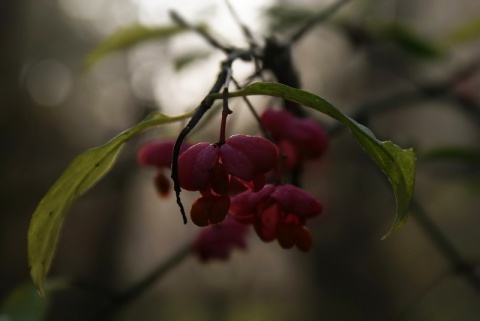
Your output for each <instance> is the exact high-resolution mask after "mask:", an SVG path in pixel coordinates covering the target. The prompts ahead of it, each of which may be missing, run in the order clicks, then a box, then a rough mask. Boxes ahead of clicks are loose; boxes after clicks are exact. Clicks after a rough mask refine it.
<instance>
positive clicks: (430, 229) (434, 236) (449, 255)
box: [412, 199, 480, 295]
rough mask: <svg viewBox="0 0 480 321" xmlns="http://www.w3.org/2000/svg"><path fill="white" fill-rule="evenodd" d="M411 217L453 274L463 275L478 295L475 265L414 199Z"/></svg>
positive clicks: (479, 292) (478, 287)
mask: <svg viewBox="0 0 480 321" xmlns="http://www.w3.org/2000/svg"><path fill="white" fill-rule="evenodd" d="M412 211H413V213H414V215H413V217H414V218H415V219H416V221H417V222H418V224H419V225H420V227H421V228H422V229H423V231H424V233H425V234H426V235H428V237H429V238H430V240H431V241H432V242H433V244H434V245H435V246H436V247H437V250H438V251H439V252H441V253H442V255H443V257H444V258H445V259H446V260H447V261H448V262H449V263H450V265H451V267H452V270H453V272H455V273H459V274H461V275H464V276H465V278H466V279H467V281H468V282H469V284H470V285H471V286H472V288H473V289H474V290H475V291H476V292H477V294H479V295H480V278H479V277H478V276H477V275H476V274H475V265H473V264H471V263H470V262H468V261H467V260H466V259H465V258H464V257H463V256H462V255H461V254H460V253H459V252H458V251H457V249H456V248H455V246H454V245H453V244H452V243H451V242H450V241H449V240H448V239H447V237H446V236H445V235H444V233H443V232H442V231H441V230H440V229H439V228H438V227H437V226H436V224H435V222H433V220H432V219H431V218H430V217H429V216H428V214H427V212H426V211H425V209H424V208H423V207H422V206H421V205H420V203H419V202H418V201H416V200H415V199H414V200H413V201H412Z"/></svg>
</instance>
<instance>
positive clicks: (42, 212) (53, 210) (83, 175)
mask: <svg viewBox="0 0 480 321" xmlns="http://www.w3.org/2000/svg"><path fill="white" fill-rule="evenodd" d="M192 115H193V112H189V113H186V114H183V115H180V116H176V117H169V116H166V115H163V114H160V113H154V114H152V115H150V116H149V117H147V118H146V119H145V120H143V121H142V122H141V123H139V124H137V125H136V126H134V127H132V128H130V129H128V130H126V131H124V132H122V133H120V134H119V135H118V136H117V137H115V138H114V139H112V140H111V141H110V142H108V143H107V144H105V145H103V146H101V147H97V148H93V149H90V150H87V151H86V152H83V153H82V154H80V155H79V156H77V157H76V158H75V159H74V160H73V162H72V163H71V164H70V165H69V166H68V168H67V169H66V170H65V171H64V172H63V174H62V175H61V176H60V178H59V179H58V180H57V181H56V182H55V184H54V185H53V186H52V187H51V188H50V190H49V191H48V192H47V194H46V195H45V196H44V197H43V199H42V200H41V201H40V203H39V204H38V207H37V208H36V210H35V212H34V213H33V217H32V220H31V222H30V228H29V230H28V259H29V265H30V275H31V277H32V279H33V282H34V283H35V285H36V287H37V289H38V291H39V293H40V295H41V296H45V289H44V287H45V286H44V281H45V276H46V274H47V272H48V269H49V268H50V264H51V263H52V259H53V255H54V253H55V245H56V243H57V240H58V236H59V234H60V229H61V226H62V221H63V218H64V216H65V213H66V211H67V209H68V208H69V207H70V205H71V204H72V203H73V202H74V201H75V200H77V199H78V198H79V197H80V196H82V195H83V194H84V193H85V192H87V191H88V190H89V189H90V188H91V187H92V186H93V185H95V183H97V182H98V181H99V180H100V179H101V178H102V177H104V176H105V175H106V174H107V173H108V172H109V171H110V169H111V168H112V166H113V164H114V163H115V161H116V159H117V157H118V155H119V153H120V151H121V150H122V148H123V146H124V143H125V142H126V141H127V140H128V139H130V138H132V137H133V136H135V135H137V134H138V133H140V132H142V131H144V130H145V129H148V128H150V127H153V126H158V125H163V124H167V123H172V122H175V121H179V120H183V119H186V118H189V117H191V116H192Z"/></svg>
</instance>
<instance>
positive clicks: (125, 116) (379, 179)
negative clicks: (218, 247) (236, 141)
mask: <svg viewBox="0 0 480 321" xmlns="http://www.w3.org/2000/svg"><path fill="white" fill-rule="evenodd" d="M352 2H353V4H349V5H347V6H345V8H343V9H342V10H341V11H340V12H339V14H338V15H336V16H335V19H333V21H332V22H330V23H328V24H325V25H322V26H321V27H318V28H315V29H314V30H312V31H311V32H310V33H309V34H308V35H307V36H305V38H304V39H302V40H301V41H300V42H299V43H298V45H297V46H296V47H294V51H293V53H294V58H295V61H296V62H297V63H298V71H299V74H300V76H301V79H302V82H303V88H304V89H306V90H309V91H312V92H314V93H315V94H318V95H320V96H322V97H324V98H326V99H327V100H329V101H330V102H332V103H333V104H334V105H336V106H338V107H339V108H340V109H341V110H343V111H344V112H346V113H353V112H355V111H356V110H357V108H358V107H359V106H361V105H362V103H364V102H368V101H372V100H376V99H378V98H381V97H390V95H391V94H392V93H396V92H405V91H406V92H408V91H409V90H415V89H416V88H417V87H416V86H417V83H426V84H435V83H437V82H444V81H446V80H447V79H450V77H451V75H453V74H454V73H455V72H456V71H457V70H458V69H460V68H462V67H463V66H465V65H469V63H470V62H474V61H475V60H478V56H479V50H480V47H479V42H478V41H471V42H468V43H465V44H458V45H455V46H452V47H450V48H449V50H448V53H447V54H446V55H444V56H443V57H440V58H438V59H423V58H419V57H416V56H415V55H413V56H412V55H409V54H408V53H404V52H402V51H401V50H400V49H398V48H397V47H395V45H392V44H391V43H388V42H386V43H384V42H382V40H378V41H377V40H375V41H373V42H367V41H365V39H363V38H362V37H360V39H356V38H355V39H356V40H357V42H355V41H352V38H349V37H348V35H347V33H346V32H345V29H344V28H342V27H339V26H340V25H341V24H340V22H341V21H349V22H352V23H353V24H354V25H360V26H363V25H368V23H370V22H372V23H373V22H376V21H377V20H378V21H379V22H382V21H392V20H396V21H401V22H403V23H406V24H408V25H409V26H411V27H412V28H413V29H414V30H416V32H417V33H419V34H420V35H421V36H422V37H424V38H425V39H428V40H431V41H433V42H435V43H442V41H443V40H444V39H445V35H447V34H448V33H449V32H450V31H451V30H452V29H453V28H455V26H457V25H459V24H461V23H462V22H466V21H468V20H471V19H473V18H475V17H478V13H479V12H480V2H479V1H474V0H471V1H468V0H462V1H457V2H451V1H447V0H443V1H440V0H435V1H433V0H430V1H422V2H420V1H360V0H357V1H352ZM62 3H63V4H62ZM65 3H70V5H72V4H74V5H76V6H78V8H79V9H78V15H76V16H75V15H73V16H72V14H71V12H70V14H69V13H68V12H67V11H65V9H64V6H65ZM85 3H87V2H85ZM232 4H233V5H234V6H235V5H236V1H232ZM280 4H281V5H282V6H292V5H295V8H296V9H298V12H299V17H300V19H301V18H302V14H303V15H306V14H307V13H308V12H317V11H319V10H320V8H322V7H323V6H325V3H323V2H321V1H302V2H301V3H296V2H289V1H281V2H280ZM84 5H87V4H84ZM237 5H238V4H237ZM72 6H73V5H72ZM89 6H91V4H90V5H89ZM222 6H223V4H222V3H221V2H214V3H212V4H209V5H205V7H204V8H203V9H198V10H199V11H201V10H203V11H205V12H208V11H209V10H212V11H215V10H216V11H215V12H216V14H217V15H221V13H222V11H221V10H220V9H218V8H222ZM91 7H92V6H91ZM81 8H82V1H76V2H75V1H63V2H61V1H59V2H57V1H51V0H42V1H27V0H25V1H6V0H3V1H0V148H1V150H2V151H1V153H0V178H1V181H0V182H1V183H0V188H1V191H0V298H6V297H7V296H8V294H9V293H10V292H11V291H12V290H13V289H14V288H15V287H16V286H17V285H18V284H20V283H22V282H29V276H28V263H27V255H26V235H27V229H28V224H29V220H30V217H31V214H32V213H33V211H34V210H35V207H36V205H37V204H38V202H39V201H40V199H41V197H42V196H43V195H44V194H45V193H46V191H47V190H48V188H49V187H50V186H51V185H52V184H53V183H54V181H55V180H56V179H57V178H58V177H59V175H60V174H61V172H62V171H63V170H64V169H65V168H66V166H67V165H68V163H69V162H70V161H71V160H72V159H73V158H74V157H75V156H76V155H78V154H79V153H80V152H82V151H83V150H85V149H87V148H91V147H94V146H99V145H101V144H103V143H105V142H106V141H108V139H110V138H111V137H113V136H115V135H116V134H117V133H118V132H120V131H121V130H123V129H125V128H127V127H129V126H131V125H133V124H135V122H138V121H139V120H140V119H141V117H142V116H143V115H144V114H146V113H147V112H149V111H151V110H153V109H156V108H160V109H161V110H164V111H165V112H167V113H170V114H172V115H173V114H180V113H181V112H183V111H184V110H187V109H188V107H189V108H192V107H194V106H195V105H196V104H197V103H198V101H199V99H201V98H200V97H201V96H202V95H204V92H206V90H207V89H206V88H208V87H209V86H210V83H212V82H213V80H214V77H215V74H216V73H217V69H216V68H217V66H218V61H220V59H221V56H215V55H210V57H209V58H208V59H207V61H206V62H200V63H199V64H201V67H200V69H194V68H195V67H192V66H191V67H186V69H183V70H181V71H178V73H175V71H174V70H173V69H172V68H170V69H166V68H167V67H165V66H168V65H171V64H172V63H173V62H174V59H175V57H176V55H177V54H178V52H181V51H182V48H184V47H191V46H192V45H191V43H190V40H191V39H193V38H195V35H193V36H192V37H191V38H180V39H179V40H177V41H172V42H168V43H153V44H146V45H143V44H142V45H141V46H139V47H138V48H135V49H134V50H132V51H130V52H124V53H116V54H114V55H112V57H109V58H107V59H106V60H105V61H102V62H100V63H99V64H98V65H97V66H96V67H95V68H94V69H93V70H91V71H87V72H85V71H82V68H81V66H82V61H83V59H84V58H85V56H86V55H87V54H88V52H89V51H90V50H91V49H92V48H93V47H94V46H95V44H96V43H98V42H99V41H100V39H102V38H103V37H104V36H105V35H106V34H109V33H111V32H113V31H114V30H117V29H118V28H119V27H121V26H126V25H129V24H131V23H134V22H135V21H136V19H137V18H136V15H137V13H138V12H140V11H137V10H138V8H137V4H136V2H133V1H118V2H116V3H115V4H113V2H112V3H110V2H106V1H99V2H98V3H97V5H95V6H93V7H92V8H93V9H89V10H91V11H88V10H86V11H85V10H84V11H82V9H81ZM73 12H74V11H73ZM85 12H87V13H89V12H90V15H88V14H87V13H85ZM91 12H93V13H91ZM242 12H243V11H242ZM246 12H248V10H247V11H246ZM190 15H191V14H190ZM187 16H188V14H187ZM205 16H206V18H205V19H207V21H208V19H213V18H212V16H211V15H209V13H206V14H205ZM255 17H256V18H257V19H265V20H264V21H265V22H263V20H262V23H260V24H259V25H260V26H258V27H256V28H257V31H259V30H260V29H259V28H260V27H261V26H262V25H263V27H265V28H266V27H268V25H269V24H268V22H269V21H273V22H277V23H278V21H280V25H276V27H275V28H276V30H277V31H279V32H280V33H282V32H284V33H282V34H288V30H284V31H283V30H280V28H281V27H285V26H286V25H287V21H286V20H281V19H279V18H278V17H277V19H273V20H268V15H265V16H260V15H257V16H255ZM197 19H198V20H200V21H201V20H202V19H201V16H199V17H197ZM270 19H272V18H271V17H270ZM227 20H228V19H227ZM273 22H272V23H273ZM355 30H360V29H355ZM266 32H267V31H265V29H263V30H262V31H261V34H265V33H266ZM224 37H225V38H227V39H228V36H225V35H224ZM182 41H183V42H182ZM195 41H196V42H198V43H199V44H198V45H199V46H200V48H201V49H199V51H202V50H204V51H205V50H206V51H208V50H210V48H209V47H208V46H207V45H204V44H203V42H202V41H201V40H198V39H197V40H195ZM195 41H194V43H196V42H195ZM235 41H236V40H235ZM186 42H188V43H189V44H188V45H187V44H186ZM179 48H180V49H179ZM219 57H220V58H219ZM201 68H203V69H201ZM151 70H155V71H156V73H157V74H152V73H149V72H151ZM162 71H164V73H163V74H162ZM169 73H170V74H169ZM165 74H168V75H172V76H171V77H170V76H169V77H170V78H171V79H170V78H169V79H166V77H165V76H162V75H165ZM199 74H200V76H199ZM210 75H211V76H210ZM479 77H480V76H478V75H475V74H474V75H473V76H472V77H470V78H468V79H467V81H465V82H463V83H461V84H458V86H459V87H458V88H460V89H461V90H463V92H466V93H467V94H466V95H467V96H468V98H469V99H470V101H471V102H472V106H473V107H472V108H473V109H471V110H470V111H469V110H468V109H466V108H464V107H465V106H464V105H462V104H459V103H458V102H457V101H455V100H452V99H446V98H444V97H443V96H442V95H438V97H436V98H428V99H418V100H415V101H414V102H412V103H409V104H402V105H401V108H397V109H395V110H389V111H386V112H384V113H378V114H376V115H372V116H370V117H366V118H363V119H362V120H361V121H362V122H363V123H365V124H367V125H368V126H369V127H370V128H371V129H372V130H373V131H374V132H375V133H376V135H377V137H379V138H380V139H392V140H394V141H395V142H396V143H397V144H399V145H401V146H404V147H409V146H413V147H414V148H415V149H416V151H417V153H418V155H419V159H418V175H417V187H416V191H415V197H416V199H417V201H418V203H419V204H421V206H422V207H423V209H424V210H425V212H426V214H427V215H428V217H430V218H431V219H432V220H433V222H434V223H435V225H436V226H437V227H438V228H439V229H440V231H441V232H442V233H443V235H444V236H445V237H446V238H447V239H448V240H449V241H450V242H451V244H452V245H453V247H454V248H455V249H456V250H457V251H458V252H459V253H460V255H461V256H462V257H463V258H464V259H465V260H466V262H468V263H471V264H472V265H473V266H475V264H476V263H477V262H478V259H479V252H478V246H477V244H478V243H477V242H478V241H479V240H480V239H479V234H478V226H479V224H480V219H479V217H478V214H479V208H480V196H479V195H480V194H479V187H478V186H479V176H478V174H479V172H478V167H474V166H464V163H463V162H446V161H434V162H431V161H430V162H429V161H426V160H425V159H424V158H423V157H422V156H423V155H424V153H426V152H427V151H429V150H431V149H432V148H435V147H441V146H462V147H466V148H471V149H474V150H477V151H478V150H479V147H478V146H479V130H480V126H479V120H478V118H475V117H477V116H478V103H479V88H480V78H479ZM197 84H198V86H197ZM190 87H198V88H192V92H193V94H192V96H191V97H196V96H195V95H196V94H199V96H198V97H199V98H198V99H193V101H191V103H190V102H188V98H189V97H190V96H189V95H190V94H191V93H190V92H188V90H189V89H188V88H190ZM185 88H186V89H185ZM203 88H205V89H203ZM458 88H457V89H458ZM453 89H454V88H448V90H453ZM460 89H458V90H460ZM186 91H187V92H186ZM158 92H161V94H158ZM202 93H203V94H202ZM162 95H163V96H162ZM176 96H182V97H184V98H183V99H184V100H185V97H187V100H186V103H185V105H184V106H183V105H181V103H182V102H183V101H182V100H181V99H180V98H175V97H176ZM165 97H171V98H170V99H171V100H169V99H168V98H167V99H166V98H165ZM179 99H180V100H179ZM170 102H171V103H170ZM177 103H178V105H179V106H178V107H177V106H172V105H175V104H177ZM267 103H268V104H272V102H271V101H269V100H259V101H257V104H258V106H259V107H264V106H265V104H267ZM274 103H275V102H273V104H274ZM386 104H387V105H388V100H387V103H386ZM166 105H168V106H166ZM180 105H181V106H180ZM159 106H160V107H159ZM238 106H240V104H238ZM386 108H388V107H386ZM240 109H241V108H240V107H239V108H238V109H237V110H234V111H235V113H234V115H235V114H237V115H239V116H238V119H237V120H236V121H234V123H233V124H232V125H231V127H230V128H231V129H230V131H231V134H232V133H234V132H236V131H242V132H251V133H254V132H255V131H256V128H255V127H256V126H255V124H254V123H252V122H251V120H250V118H248V116H247V113H246V112H244V111H243V110H242V111H241V110H240ZM472 110H473V112H472ZM475 110H476V112H475ZM475 113H477V114H475ZM475 115H477V116H475ZM242 117H243V118H242ZM315 117H317V118H318V119H320V120H321V121H323V122H325V123H326V124H327V125H328V126H330V125H333V122H331V121H330V120H328V119H327V118H326V117H323V116H317V115H315ZM231 118H232V119H233V118H234V117H233V116H232V117H231ZM208 127H210V126H208ZM212 127H215V126H212ZM179 128H180V126H178V125H174V126H169V127H166V128H164V129H159V130H154V131H152V133H149V134H146V135H143V136H141V137H139V138H136V139H134V140H132V142H130V143H129V144H128V145H127V147H126V149H125V150H124V152H123V153H122V156H121V158H120V160H119V163H118V164H117V165H116V167H115V169H114V170H113V171H112V172H111V174H110V175H109V176H108V177H107V178H106V179H105V180H104V181H102V182H101V183H100V184H99V185H97V186H96V187H95V188H94V189H93V190H92V191H91V192H89V193H88V194H87V195H86V196H85V197H83V198H82V199H81V200H80V201H79V202H78V203H77V204H75V205H74V206H73V207H72V209H71V210H70V211H69V213H68V216H67V219H66V220H65V222H64V223H65V224H64V229H63V232H62V235H61V238H60V241H59V246H58V250H57V254H56V258H55V261H54V265H53V268H52V271H51V275H52V276H69V277H75V278H79V279H81V280H84V281H85V282H88V283H89V284H93V285H94V287H95V288H98V289H114V290H119V289H123V288H125V287H127V286H128V285H129V284H131V283H132V282H135V280H138V279H139V278H141V277H142V275H144V274H145V273H147V272H148V271H150V270H151V269H152V268H154V267H155V266H156V265H157V264H158V262H161V261H162V260H163V259H165V258H168V257H169V256H170V255H171V254H172V253H174V252H175V251H176V249H177V248H180V247H181V246H182V245H183V244H184V243H186V242H187V241H188V240H191V239H192V238H194V236H195V235H196V233H197V232H198V229H197V228H195V227H193V226H190V225H189V226H187V227H184V226H183V224H182V223H181V220H180V217H179V214H178V213H177V209H176V207H175V205H174V204H173V201H172V200H171V199H170V200H168V201H161V200H159V199H158V198H157V197H156V196H155V193H154V191H153V186H152V185H151V179H152V177H153V175H154V174H153V172H151V171H147V170H144V169H140V168H138V166H137V165H136V164H135V150H136V148H137V147H138V146H139V144H140V142H141V141H143V140H146V139H148V138H150V137H154V136H175V134H176V133H177V132H178V130H179ZM212 135H215V133H214V132H210V131H209V130H208V129H207V130H206V131H204V132H202V133H200V134H199V136H197V137H195V138H194V139H197V140H207V139H214V138H211V137H213V136H212ZM304 170H305V172H304V173H305V175H304V177H303V185H304V187H305V189H307V190H308V191H310V192H311V193H313V194H314V195H315V196H317V197H318V198H319V199H320V200H321V201H322V203H324V205H325V212H324V215H323V216H322V217H321V218H319V219H316V220H314V221H312V225H311V230H312V234H313V235H314V240H315V244H314V248H313V250H312V251H311V252H310V253H309V254H307V255H305V254H302V253H300V252H299V251H297V250H291V251H284V250H282V249H280V248H279V246H278V245H277V244H275V243H273V244H263V243H261V242H260V241H259V240H258V239H257V238H256V236H255V235H253V233H251V235H250V237H249V246H248V248H247V250H246V251H243V252H235V253H234V255H233V257H232V258H231V260H230V261H228V262H213V263H210V264H207V265H202V264H200V263H198V262H197V261H196V260H195V259H194V258H193V257H192V258H188V259H187V260H186V262H183V263H182V264H181V265H179V266H178V268H176V269H174V270H173V271H171V272H170V273H169V274H167V276H166V277H165V278H164V279H162V281H161V282H159V284H158V285H155V286H154V287H153V289H152V290H150V291H148V292H147V293H145V295H143V296H142V297H140V298H139V299H138V300H137V301H135V302H134V303H133V304H132V305H130V306H128V307H126V308H125V309H123V310H122V311H120V313H119V314H118V315H117V316H116V318H117V319H119V320H131V319H135V320H162V319H165V320H172V319H173V320H246V319H248V320H294V319H295V320H300V319H302V320H319V319H324V320H478V318H480V301H479V293H478V292H476V291H475V289H474V288H473V287H472V286H471V284H470V283H469V281H468V279H467V278H465V275H466V274H465V273H458V272H455V271H454V270H453V269H452V266H451V264H450V262H449V261H448V260H447V259H446V257H445V256H444V255H443V254H442V252H441V251H439V250H438V248H437V247H436V245H435V243H434V242H433V241H432V239H431V238H429V236H428V235H427V234H425V231H424V230H423V229H422V227H421V225H419V224H418V220H416V219H415V213H414V212H412V217H411V218H410V220H409V222H408V223H407V225H406V226H405V227H404V228H403V229H401V230H400V231H399V232H397V233H395V234H394V235H393V236H392V237H390V238H388V239H387V240H384V241H381V240H380V238H381V236H382V235H383V234H385V233H386V232H387V231H388V229H389V227H390V225H391V224H392V222H393V219H394V212H395V203H394V199H393V196H392V193H391V190H390V186H389V184H388V182H387V181H386V179H385V178H384V176H383V174H382V173H381V172H380V171H379V170H378V169H377V168H376V167H375V166H374V165H373V163H372V162H371V161H370V160H369V159H368V158H367V156H366V155H365V154H364V153H363V152H362V150H361V149H360V148H359V147H358V146H357V145H356V143H355V142H354V141H353V139H352V137H351V135H349V134H348V133H347V132H342V133H338V134H336V135H335V136H334V137H332V140H331V148H330V150H329V152H328V154H327V155H326V156H325V157H324V158H323V159H322V160H320V161H317V162H311V163H308V164H306V166H305V169H304ZM190 196H192V197H193V194H192V195H190ZM187 199H188V196H187ZM187 202H188V201H187ZM50 300H51V309H50V310H49V312H48V313H47V316H46V319H48V320H88V319H92V318H93V316H94V315H95V314H96V313H97V312H98V310H99V309H101V308H102V305H103V304H104V301H103V300H102V299H101V298H100V297H99V295H98V294H95V293H91V292H89V291H86V290H80V289H73V290H67V291H64V292H62V294H61V295H57V296H53V297H52V298H50Z"/></svg>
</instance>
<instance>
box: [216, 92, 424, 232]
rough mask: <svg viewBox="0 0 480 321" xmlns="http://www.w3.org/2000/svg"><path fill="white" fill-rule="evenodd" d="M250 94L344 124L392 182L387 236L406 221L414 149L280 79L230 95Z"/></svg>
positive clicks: (413, 175) (411, 193)
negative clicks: (277, 99)
mask: <svg viewBox="0 0 480 321" xmlns="http://www.w3.org/2000/svg"><path fill="white" fill-rule="evenodd" d="M249 95H268V96H274V97H280V98H283V99H286V100H290V101H294V102H297V103H300V104H302V105H304V106H306V107H310V108H312V109H314V110H317V111H319V112H322V113H324V114H326V115H328V116H330V117H332V118H334V119H336V120H338V121H340V122H341V123H343V124H345V125H346V126H347V127H348V128H349V129H350V131H351V132H352V134H353V136H354V137H355V139H356V140H357V141H358V143H359V144H360V145H361V146H362V147H363V149H364V150H365V152H366V153H367V154H368V156H370V158H371V159H372V160H373V161H374V162H375V164H376V165H377V166H378V167H379V168H380V169H381V170H382V171H383V172H384V173H385V175H386V176H387V178H388V180H389V181H390V184H391V185H392V189H393V192H394V195H395V199H396V201H397V213H396V218H395V221H394V223H393V226H392V228H391V229H390V231H389V232H388V233H387V234H386V235H385V236H384V238H385V237H388V236H389V235H390V234H391V233H393V232H394V231H396V230H397V229H399V228H400V227H401V226H402V225H403V224H405V222H406V220H407V216H408V209H409V206H410V203H411V201H412V197H413V189H414V185H415V153H414V152H413V150H411V149H401V148H400V147H398V146H397V145H395V144H393V143H392V142H390V141H386V142H382V141H379V140H378V139H377V138H376V137H375V135H374V134H373V133H372V132H371V131H370V129H368V128H367V127H365V126H363V125H361V124H359V123H357V122H356V121H355V120H353V119H352V118H350V117H348V116H346V115H345V114H343V113H342V112H341V111H340V110H338V109H337V108H335V107H334V106H333V105H331V104H330V103H329V102H327V101H326V100H324V99H323V98H321V97H319V96H316V95H314V94H312V93H309V92H306V91H303V90H299V89H295V88H291V87H288V86H285V85H282V84H278V83H254V84H252V85H250V86H248V87H246V88H244V89H242V90H239V91H236V92H232V93H230V97H238V96H249ZM218 96H219V98H220V97H221V96H220V95H218Z"/></svg>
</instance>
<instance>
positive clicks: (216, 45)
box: [170, 10, 235, 55]
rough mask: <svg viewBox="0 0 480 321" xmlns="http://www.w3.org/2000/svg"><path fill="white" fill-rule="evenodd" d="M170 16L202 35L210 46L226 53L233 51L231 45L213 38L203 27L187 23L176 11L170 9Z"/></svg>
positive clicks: (181, 24)
mask: <svg viewBox="0 0 480 321" xmlns="http://www.w3.org/2000/svg"><path fill="white" fill-rule="evenodd" d="M170 16H171V17H172V19H173V21H175V22H176V23H178V24H179V25H180V26H183V27H186V28H188V29H191V30H193V31H195V32H196V33H198V34H199V35H200V36H202V37H203V38H204V39H205V40H206V41H207V42H208V43H209V44H210V45H211V46H212V47H214V48H217V49H220V50H221V51H223V52H224V53H226V54H227V55H228V54H230V53H231V52H233V51H235V49H234V48H232V47H227V46H224V45H222V44H220V42H219V41H217V40H216V39H215V38H213V37H212V36H211V35H210V34H209V33H207V32H205V30H204V29H202V28H199V27H196V26H194V25H192V24H190V23H188V22H187V21H186V20H185V19H183V18H182V17H181V16H180V15H179V14H178V13H177V12H176V11H173V10H172V11H170Z"/></svg>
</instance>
